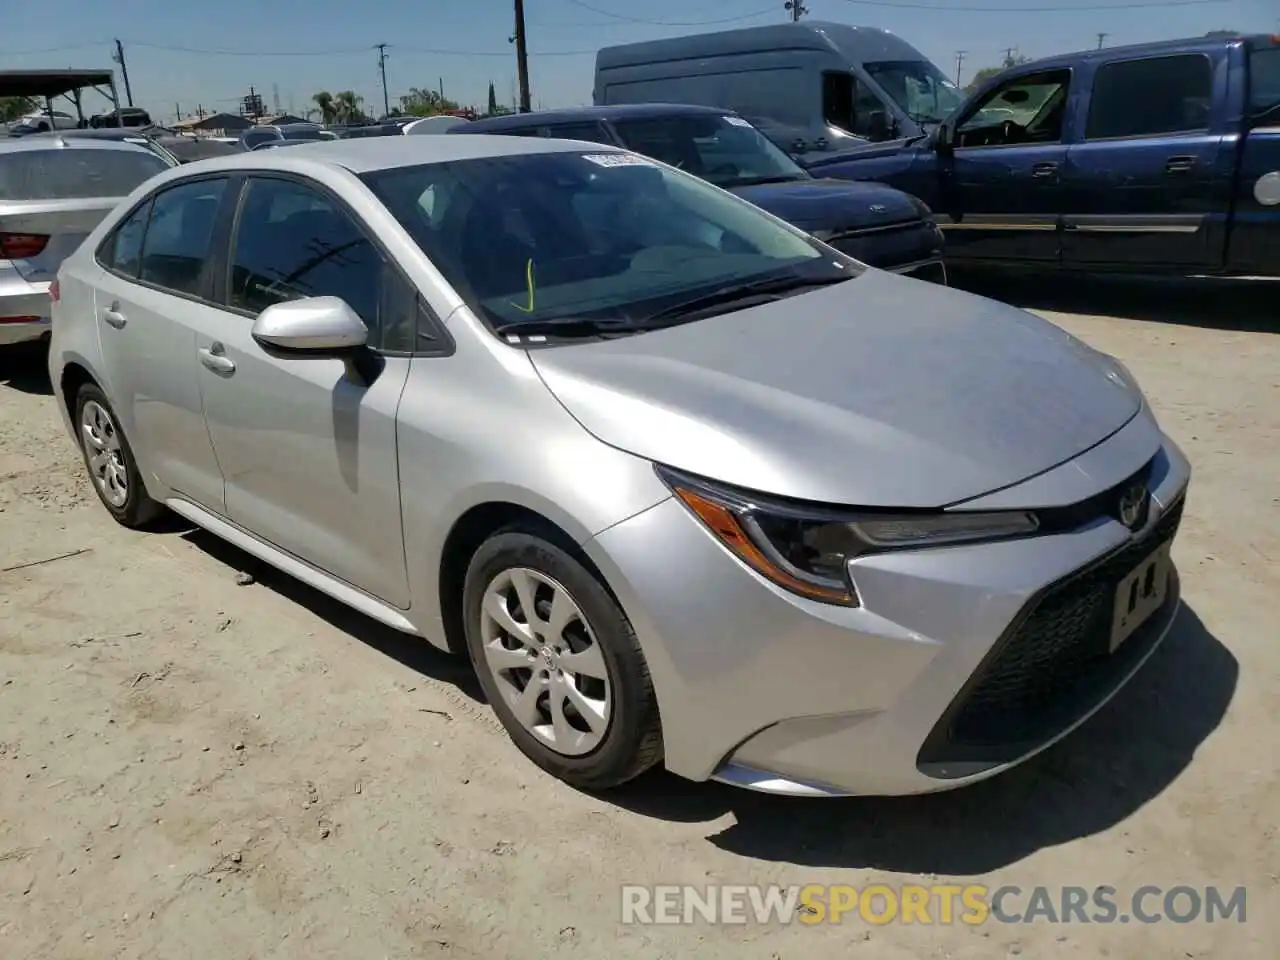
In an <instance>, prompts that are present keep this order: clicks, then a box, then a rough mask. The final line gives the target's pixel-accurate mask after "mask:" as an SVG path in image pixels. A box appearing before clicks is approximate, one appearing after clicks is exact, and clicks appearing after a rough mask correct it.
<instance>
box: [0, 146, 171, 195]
mask: <svg viewBox="0 0 1280 960" xmlns="http://www.w3.org/2000/svg"><path fill="white" fill-rule="evenodd" d="M168 169H169V165H168V164H167V163H165V162H164V161H163V160H161V159H160V158H159V157H157V156H156V155H155V154H154V153H151V152H150V151H147V150H144V149H141V148H140V149H137V150H134V149H121V150H88V149H77V148H75V147H51V148H50V149H48V150H14V151H12V152H7V153H2V154H0V200H83V199H89V198H94V197H126V196H128V195H129V194H131V193H132V192H133V190H134V188H135V187H137V186H138V185H139V184H141V183H142V182H143V181H145V180H147V179H149V178H151V177H153V176H155V175H156V174H157V173H162V172H163V171H165V170H168Z"/></svg>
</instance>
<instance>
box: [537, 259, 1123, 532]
mask: <svg viewBox="0 0 1280 960" xmlns="http://www.w3.org/2000/svg"><path fill="white" fill-rule="evenodd" d="M530 357H531V360H532V362H533V364H534V366H535V367H536V369H537V371H538V373H539V374H540V375H541V377H542V379H543V381H544V383H545V384H546V385H547V387H548V388H549V389H550V390H551V391H552V393H553V394H554V395H555V396H556V397H557V398H558V399H559V401H560V402H561V403H562V404H563V405H564V406H565V408H566V409H567V410H568V411H569V412H570V413H571V414H572V415H573V416H574V417H575V418H576V419H577V420H578V421H579V422H580V423H581V424H582V425H583V427H585V428H586V429H587V430H588V431H589V432H590V433H591V434H593V435H594V436H595V437H596V438H597V439H599V440H601V441H603V442H604V443H607V444H610V445H611V446H614V447H617V448H619V449H622V450H625V451H628V452H630V453H633V454H635V455H637V456H641V457H644V458H646V459H649V460H653V461H655V462H657V463H662V464H666V465H668V466H671V467H675V468H678V469H681V470H685V471H688V472H690V473H695V474H699V475H701V476H704V477H707V478H710V479H714V480H719V481H721V482H723V483H728V484H733V485H737V486H741V487H746V488H749V489H754V490H757V491H760V492H762V493H770V494H774V495H777V496H783V497H794V498H798V499H802V500H809V501H815V502H821V503H829V504H844V505H858V506H892V507H941V506H946V505H949V504H954V503H957V502H959V501H963V500H967V499H970V498H972V497H976V496H980V495H982V494H984V493H989V492H991V491H993V490H997V489H1000V488H1003V487H1006V486H1009V485H1011V484H1015V483H1018V482H1019V481H1021V480H1024V479H1027V478H1028V477H1031V476H1034V475H1035V474H1038V473H1041V472H1043V471H1045V470H1048V469H1050V468H1052V467H1054V466H1057V465H1058V464H1061V463H1063V462H1065V461H1067V460H1069V459H1071V458H1073V457H1075V456H1077V455H1078V454H1080V453H1082V452H1084V451H1085V450H1087V449H1089V448H1090V447H1092V446H1094V445H1096V444H1098V443H1100V442H1101V441H1102V440H1104V439H1106V438H1107V437H1108V436H1110V435H1111V434H1112V433H1114V432H1115V431H1116V430H1118V429H1119V428H1120V427H1122V426H1123V425H1124V424H1125V423H1127V422H1128V421H1129V420H1130V419H1131V418H1132V417H1133V416H1134V415H1135V414H1136V413H1137V412H1138V411H1139V409H1141V405H1142V398H1141V395H1140V394H1138V393H1137V391H1136V390H1135V389H1133V388H1132V387H1130V386H1127V385H1125V383H1124V382H1123V380H1122V379H1121V378H1118V377H1115V376H1114V375H1112V374H1111V372H1110V370H1109V368H1108V366H1107V364H1106V363H1105V362H1104V360H1103V359H1102V358H1101V356H1100V355H1098V354H1095V353H1093V352H1092V351H1090V350H1089V348H1087V347H1085V346H1084V345H1083V344H1081V343H1080V342H1079V341H1077V340H1075V339H1074V338H1072V337H1070V336H1069V335H1068V334H1066V333H1065V332H1063V331H1061V330H1059V329H1058V328H1057V327H1054V326H1053V325H1052V324H1049V323H1048V322H1046V321H1043V320H1040V319H1039V318H1037V317H1033V316H1032V315H1030V314H1028V313H1025V312H1023V311H1021V310H1018V309H1015V308H1013V307H1009V306H1006V305H1004V304H1000V303H996V302H995V301H992V300H987V299H985V298H982V297H977V296H974V295H972V294H967V293H963V292H961V291H958V290H953V289H949V288H945V287H939V286H937V285H935V284H930V283H923V282H920V281H917V280H910V279H907V278H903V277H898V276H895V275H893V274H889V273H884V272H881V271H879V270H868V271H867V272H866V273H864V274H863V275H862V276H860V277H858V278H857V279H854V280H851V281H850V282H848V283H843V284H837V285H835V286H832V287H825V288H821V289H819V290H816V291H814V292H812V293H808V294H803V295H799V296H794V297H790V298H786V299H783V300H780V301H778V302H776V303H771V304H766V305H764V306H758V307H753V308H750V309H746V310H741V311H738V312H735V313H730V314H722V315H720V316H715V317H710V318H707V319H704V320H699V321H695V322H692V323H688V324H685V325H682V326H678V327H672V328H668V329H665V330H657V331H652V332H649V333H642V334H637V335H635V336H631V337H625V338H621V339H616V340H607V341H592V342H589V343H577V344H570V345H566V346H559V347H548V348H543V349H538V350H533V351H530Z"/></svg>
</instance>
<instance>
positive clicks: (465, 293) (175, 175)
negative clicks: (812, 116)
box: [49, 136, 1190, 795]
mask: <svg viewBox="0 0 1280 960" xmlns="http://www.w3.org/2000/svg"><path fill="white" fill-rule="evenodd" d="M51 295H52V297H53V298H54V300H55V301H56V302H55V304H54V311H53V315H54V320H53V341H52V345H51V350H50V361H49V362H50V367H51V374H52V378H53V383H54V384H56V385H57V387H58V390H59V393H60V397H61V403H62V412H63V414H64V415H65V418H66V422H67V426H68V428H69V429H70V432H71V434H72V436H73V437H75V439H76V441H77V442H78V443H79V444H80V446H81V448H82V450H83V453H84V460H85V463H86V465H87V469H88V473H89V476H90V477H91V479H92V482H93V484H94V486H95V489H96V490H97V492H98V495H99V497H100V498H101V500H102V503H103V505H104V507H105V508H106V509H107V510H108V511H109V512H110V513H111V515H112V516H113V517H115V518H116V519H117V520H118V521H119V522H121V523H122V524H125V525H126V526H131V527H135V526H145V525H147V524H148V523H150V522H151V521H153V520H154V519H155V518H156V517H157V516H158V515H159V514H160V513H161V512H163V511H165V510H172V511H174V512H176V513H178V514H180V515H181V516H183V517H185V518H187V519H188V520H190V521H192V522H194V523H195V524H198V525H199V526H201V527H203V528H205V529H207V530H209V531H212V532H213V533H214V534H216V535H218V536H220V537H223V538H225V539H226V540H228V541H230V542H231V543H233V544H236V545H238V546H239V547H241V548H242V549H244V550H245V551H247V552H248V553H250V554H252V555H254V556H256V557H258V558H260V559H262V560H264V561H266V562H267V563H270V564H273V565H275V566H276V567H278V568H279V569H281V570H283V571H285V572H287V573H288V574H290V575H292V576H295V577H297V578H299V579H301V580H303V581H305V582H307V583H309V584H311V585H312V586H314V587H316V588H317V589H319V590H322V591H324V592H326V593H328V594H330V595H332V596H334V597H336V598H338V599H339V600H341V601H343V602H345V603H347V604H349V605H350V606H352V607H354V608H355V609H356V610H359V611H362V612H363V613H365V614H367V615H368V616H370V617H372V618H374V619H375V620H379V621H381V622H383V623H386V624H390V625H391V626H393V627H396V628H398V629H400V630H402V631H404V632H406V633H410V634H414V635H419V636H421V637H423V638H425V641H426V642H430V643H432V644H434V645H436V646H438V647H441V648H443V649H449V650H454V651H457V652H459V653H465V654H467V655H469V657H470V659H471V662H472V663H473V664H474V666H475V669H476V671H477V673H478V675H479V678H480V681H481V683H482V685H483V688H484V690H485V693H486V694H487V695H488V698H489V701H490V703H491V704H492V706H493V709H494V710H495V711H496V712H497V715H498V717H499V718H500V719H501V721H502V723H503V724H504V725H505V727H506V729H507V730H508V732H509V733H510V736H511V738H512V740H513V741H514V742H515V744H516V745H517V746H518V747H519V749H520V750H522V751H523V752H524V753H525V754H526V755H528V757H530V758H531V759H532V760H533V761H534V762H535V763H537V764H538V765H540V766H541V767H542V768H544V769H545V770H547V771H549V772H551V773H552V774H554V775H555V776H558V777H561V778H563V779H564V780H566V781H568V782H570V783H573V784H575V785H578V786H583V787H588V788H605V787H610V786H614V785H617V784H620V783H622V782H624V781H627V780H628V779H630V778H632V777H635V776H636V775H637V774H639V773H641V772H642V771H644V770H645V769H646V768H649V767H651V766H654V765H656V764H659V763H661V764H665V766H666V767H667V768H668V769H669V770H671V771H673V772H675V773H677V774H680V775H682V776H684V777H688V778H691V779H694V780H706V779H713V778H714V779H719V780H722V781H726V782H730V783H734V784H737V785H740V786H745V787H750V788H753V789H757V790H764V791H771V792H775V793H786V794H797V795H833V794H909V793H920V792H926V791H933V790H939V789H943V788H947V787H955V786H959V785H962V784H965V783H969V782H971V781H974V780H976V779H979V778H982V777H986V776H990V775H992V774H995V773H997V772H999V771H1001V770H1004V769H1006V768H1008V767H1010V766H1011V765H1013V764H1016V763H1018V762H1020V761H1022V760H1024V759H1025V758H1027V757H1029V756H1031V755H1032V754H1034V753H1036V752H1037V751H1039V750H1041V749H1043V748H1044V747H1045V746H1046V745H1048V744H1050V743H1052V742H1053V741H1055V740H1057V739H1058V738H1060V737H1062V736H1064V735H1066V734H1067V733H1068V732H1069V731H1071V730H1072V729H1073V728H1074V727H1076V726H1078V725H1079V724H1081V723H1082V722H1084V721H1085V720H1086V719H1087V718H1088V717H1089V716H1090V715H1091V714H1092V713H1093V712H1094V711H1096V710H1097V709H1098V708H1099V707H1100V706H1101V705H1102V704H1103V703H1105V702H1106V701H1107V700H1109V699H1110V698H1111V697H1112V696H1113V695H1114V694H1115V693H1116V692H1117V691H1118V690H1120V689H1121V688H1122V687H1123V686H1124V684H1125V682H1126V681H1127V680H1128V679H1129V678H1130V677H1131V676H1132V675H1133V674H1134V672H1135V671H1137V670H1138V669H1139V668H1140V666H1141V665H1142V664H1143V662H1144V661H1145V660H1146V659H1147V658H1148V657H1149V656H1150V654H1151V653H1152V651H1153V650H1154V649H1155V648H1156V647H1157V645H1158V644H1159V643H1160V641H1161V639H1162V638H1163V636H1164V635H1165V633H1166V631H1167V630H1168V628H1169V626H1170V624H1171V623H1172V621H1173V618H1174V615H1175V613H1176V610H1177V608H1178V604H1179V587H1178V576H1177V572H1176V570H1175V569H1174V567H1173V564H1172V562H1171V560H1170V547H1171V544H1172V542H1173V540H1174V536H1175V534H1176V532H1177V528H1178V524H1179V520H1180V517H1181V514H1182V510H1183V503H1184V493H1185V490H1186V488H1187V484H1188V479H1189V475H1190V468H1189V465H1188V463H1187V460H1186V459H1185V458H1184V456H1183V454H1182V453H1181V452H1180V451H1179V449H1178V448H1177V446H1176V445H1175V444H1174V443H1173V441H1171V440H1170V439H1169V438H1168V437H1167V436H1165V435H1164V434H1163V433H1162V432H1161V430H1160V428H1159V426H1158V425H1157V422H1156V419H1155V417H1154V416H1153V413H1152V411H1151V409H1150V407H1149V406H1148V405H1147V403H1146V401H1145V400H1144V398H1143V394H1142V392H1141V391H1140V389H1139V387H1138V385H1137V383H1135V381H1134V379H1133V377H1132V376H1131V375H1130V373H1129V371H1128V370H1127V369H1126V368H1125V367H1124V366H1123V365H1122V364H1121V363H1120V362H1119V361H1117V360H1115V359H1113V358H1111V357H1109V356H1106V355H1104V354H1102V353H1099V352H1097V351H1095V350H1093V349H1091V348H1089V347H1088V346H1086V345H1085V344H1083V343H1081V342H1080V341H1079V340H1076V339H1074V338H1073V337H1071V336H1069V335H1067V334H1066V333H1064V332H1062V331H1061V330H1059V329H1058V328H1056V327H1055V326H1053V325H1051V324H1050V323H1048V322H1046V321H1044V320H1041V319H1038V318H1036V317H1034V316H1031V315H1029V314H1027V313H1025V312H1023V311H1020V310H1017V309H1014V308H1012V307H1009V306H1005V305H1003V304H1000V303H996V302H993V301H991V300H988V299H983V298H980V297H976V296H972V295H969V294H966V293H962V292H959V291H956V290H949V289H946V288H944V287H940V286H937V285H934V284H930V283H926V282H922V281H918V280H913V279H909V278H904V277H901V276H896V275H894V274H890V273H886V272H882V271H880V270H876V269H872V268H869V267H867V266H865V265H863V264H861V263H859V262H858V261H856V260H853V259H851V258H849V257H848V256H846V255H844V254H842V253H840V252H838V251H836V250H835V249H833V248H831V247H829V246H826V245H825V244H823V243H821V242H820V241H818V240H815V239H814V238H812V237H810V236H808V235H806V234H805V233H803V232H802V231H800V230H799V229H796V228H794V227H791V226H789V225H788V224H785V223H782V222H781V221H779V220H777V219H776V218H774V217H771V216H769V215H768V214H766V213H764V212H762V211H761V210H759V209H757V208H756V207H754V206H752V205H751V204H749V203H747V202H745V201H743V200H741V199H738V198H737V197H734V196H732V195H731V194H729V193H727V192H725V191H723V190H720V189H718V188H716V187H714V186H712V185H710V184H708V183H705V182H704V181H702V180H699V179H697V178H695V177H693V176H691V175H689V174H686V173H684V172H682V171H680V170H677V169H674V168H672V167H669V166H666V165H664V164H662V163H659V162H657V161H654V160H651V159H648V158H645V157H642V156H639V155H637V154H634V153H630V152H628V151H625V150H622V149H618V148H613V147H606V146H601V147H594V146H589V145H584V144H581V143H576V144H575V143H571V142H565V141H555V140H538V139H527V138H524V139H522V138H505V137H489V136H467V137H388V138H372V139H363V140H349V141H341V142H334V143H318V144H312V145H310V146H309V147H308V148H307V149H305V150H274V151H263V152H254V153H244V154H238V155H235V156H231V157H226V158H218V159H211V160H205V161H200V162H197V163H193V164H189V165H186V166H183V167H181V168H177V169H174V170H171V171H169V172H167V173H165V174H163V175H161V176H159V177H156V178H153V179H152V180H151V181H149V182H148V183H147V184H145V185H143V186H142V187H140V188H139V189H138V190H136V191H135V192H134V194H133V195H132V196H131V197H130V198H129V199H128V200H127V201H125V202H124V203H123V204H122V205H121V206H120V207H119V208H117V210H116V211H115V212H114V213H112V214H111V215H109V216H108V217H107V219H106V220H105V221H104V222H103V223H101V224H100V225H99V226H98V228H97V229H96V230H95V231H94V232H93V233H92V234H91V235H90V237H89V239H88V240H87V241H86V242H85V243H84V244H83V246H81V247H80V248H79V250H78V251H77V252H76V253H74V254H73V255H72V256H70V257H69V258H68V259H67V260H66V261H65V262H64V263H63V265H62V267H61V270H60V271H59V275H58V282H57V284H55V286H54V288H53V289H52V291H51Z"/></svg>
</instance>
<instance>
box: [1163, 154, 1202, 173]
mask: <svg viewBox="0 0 1280 960" xmlns="http://www.w3.org/2000/svg"><path fill="white" fill-rule="evenodd" d="M1195 165H1196V158H1195V157H1170V158H1169V159H1168V160H1166V161H1165V162H1164V172H1165V173H1186V172H1188V171H1189V170H1191V169H1192V168H1193V167H1194V166H1195Z"/></svg>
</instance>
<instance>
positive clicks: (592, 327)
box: [493, 317, 645, 338]
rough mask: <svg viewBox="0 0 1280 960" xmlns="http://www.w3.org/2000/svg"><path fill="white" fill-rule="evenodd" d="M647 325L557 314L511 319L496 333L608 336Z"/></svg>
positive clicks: (498, 327) (613, 319)
mask: <svg viewBox="0 0 1280 960" xmlns="http://www.w3.org/2000/svg"><path fill="white" fill-rule="evenodd" d="M644 328H645V325H644V324H641V323H636V322H635V321H632V320H625V319H623V318H621V317H617V318H602V317H553V318H550V319H547V320H509V321H508V322H506V323H500V324H498V325H497V326H495V327H494V328H493V329H494V332H495V333H497V334H499V335H501V336H513V337H574V338H587V337H607V336H611V335H619V334H626V333H635V332H636V331H638V330H643V329H644Z"/></svg>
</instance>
